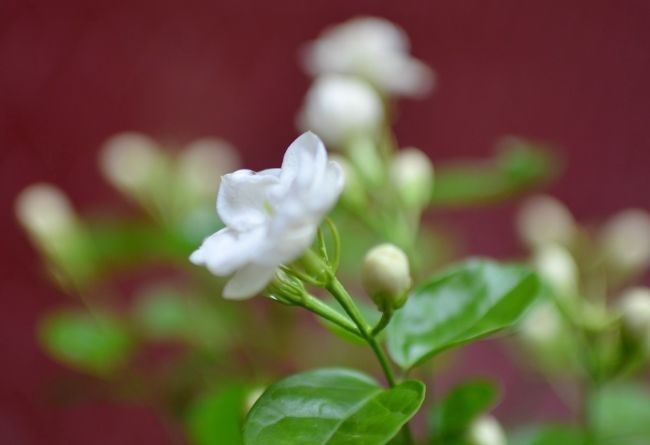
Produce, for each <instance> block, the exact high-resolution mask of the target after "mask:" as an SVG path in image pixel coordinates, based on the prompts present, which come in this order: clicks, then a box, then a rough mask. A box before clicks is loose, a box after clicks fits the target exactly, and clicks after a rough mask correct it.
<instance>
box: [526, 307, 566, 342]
mask: <svg viewBox="0 0 650 445" xmlns="http://www.w3.org/2000/svg"><path fill="white" fill-rule="evenodd" d="M561 329H562V319H561V318H560V314H559V313H558V311H557V309H556V308H555V305H554V304H553V303H550V302H548V301H546V302H544V303H541V304H538V305H536V306H535V307H534V308H532V309H531V310H530V312H529V313H528V314H527V315H526V318H524V319H523V321H522V322H521V325H520V332H521V337H522V339H523V340H524V341H525V342H526V343H528V344H530V345H531V346H534V347H536V346H544V345H547V344H550V343H553V342H554V341H555V340H556V339H557V337H558V334H559V333H560V332H561Z"/></svg>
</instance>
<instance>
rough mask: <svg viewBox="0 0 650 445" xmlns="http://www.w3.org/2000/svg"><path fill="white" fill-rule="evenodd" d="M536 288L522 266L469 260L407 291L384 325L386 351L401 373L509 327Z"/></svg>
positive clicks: (534, 295)
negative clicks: (403, 299)
mask: <svg viewBox="0 0 650 445" xmlns="http://www.w3.org/2000/svg"><path fill="white" fill-rule="evenodd" d="M538 290H539V281H538V279H537V277H536V275H535V274H534V273H533V272H532V271H531V270H530V269H529V268H528V267H526V266H522V265H514V264H499V263H497V262H493V261H489V260H483V259H474V260H469V261H467V262H465V263H462V264H460V265H459V266H456V267H454V268H452V269H450V270H448V271H447V272H445V273H443V274H442V275H439V276H437V277H434V278H433V279H432V280H430V281H428V282H427V283H425V284H423V285H421V286H420V287H418V288H417V289H415V290H414V291H412V292H411V295H410V296H409V299H408V301H407V303H406V305H405V306H404V307H403V308H402V309H401V310H400V311H398V312H397V313H396V314H395V316H394V317H393V321H392V322H391V324H390V325H388V329H387V338H388V350H389V352H390V354H391V356H392V357H393V360H395V362H397V363H398V364H399V365H400V366H402V367H403V368H405V369H408V368H411V367H413V366H415V365H417V364H420V363H422V362H424V361H425V360H427V359H428V358H430V357H432V356H433V355H435V354H437V353H438V352H440V351H442V350H444V349H447V348H450V347H452V346H456V345H460V344H463V343H467V342H469V341H472V340H475V339H477V338H480V337H483V336H486V335H489V334H491V333H494V332H496V331H499V330H501V329H504V328H507V327H509V326H512V325H513V324H514V323H515V322H517V321H518V320H519V318H520V317H521V316H522V314H523V313H524V311H525V310H526V308H528V306H529V305H530V304H531V303H532V302H533V300H534V299H535V297H536V296H537V293H538Z"/></svg>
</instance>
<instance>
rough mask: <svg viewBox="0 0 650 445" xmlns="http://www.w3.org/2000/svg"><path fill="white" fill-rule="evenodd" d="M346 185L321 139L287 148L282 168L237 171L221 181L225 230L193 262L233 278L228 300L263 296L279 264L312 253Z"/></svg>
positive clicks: (226, 290) (306, 136)
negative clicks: (315, 242) (311, 246)
mask: <svg viewBox="0 0 650 445" xmlns="http://www.w3.org/2000/svg"><path fill="white" fill-rule="evenodd" d="M343 183H344V179H343V173H342V171H341V168H340V167H339V166H338V165H337V164H336V163H334V162H331V161H328V158H327V152H326V151H325V146H324V145H323V143H322V142H321V140H320V139H319V138H318V137H317V136H316V135H315V134H313V133H311V132H307V133H305V134H303V135H302V136H300V137H298V138H297V139H296V140H295V141H294V142H293V143H292V144H291V145H290V146H289V148H288V149H287V151H286V153H285V155H284V160H283V162H282V167H281V168H276V169H269V170H263V171H260V172H253V171H251V170H238V171H236V172H234V173H230V174H227V175H225V176H223V177H222V178H221V186H220V188H219V194H218V196H217V213H218V214H219V217H220V218H221V220H222V221H223V223H224V224H225V225H226V227H225V228H223V229H221V230H219V231H218V232H217V233H215V234H214V235H212V236H210V237H208V238H207V239H206V240H205V241H204V242H203V244H202V245H201V247H200V248H199V249H198V250H196V251H195V252H194V253H193V254H192V256H191V257H190V261H192V262H193V263H194V264H197V265H204V266H206V267H207V268H208V270H210V272H212V273H213V274H215V275H218V276H227V275H230V274H234V275H233V276H232V278H231V279H230V280H229V281H228V283H227V284H226V286H225V288H224V290H223V296H224V297H225V298H231V299H244V298H248V297H251V296H253V295H255V294H257V293H259V292H260V291H262V290H263V289H264V287H266V285H267V284H268V283H269V281H270V280H271V279H272V277H273V274H274V273H275V271H276V270H277V268H278V267H279V266H280V265H282V264H286V263H289V262H291V261H294V260H295V259H297V258H298V257H299V256H300V255H301V254H302V253H303V252H304V251H305V250H306V249H307V248H309V246H310V245H311V244H312V242H313V241H314V237H315V236H316V232H317V230H318V226H319V224H320V221H321V219H322V218H323V217H324V216H325V214H326V213H327V212H328V211H329V210H330V209H331V208H332V207H333V206H334V204H335V203H336V201H337V199H338V197H339V195H340V194H341V191H342V190H343Z"/></svg>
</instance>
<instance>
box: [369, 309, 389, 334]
mask: <svg viewBox="0 0 650 445" xmlns="http://www.w3.org/2000/svg"><path fill="white" fill-rule="evenodd" d="M391 318H393V311H386V312H383V313H382V314H381V319H380V320H379V322H378V323H377V324H376V325H375V327H374V328H372V332H371V334H372V336H373V337H376V336H377V335H379V333H380V332H381V331H383V330H384V328H385V327H386V326H388V323H390V320H391Z"/></svg>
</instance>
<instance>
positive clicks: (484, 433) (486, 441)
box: [468, 414, 508, 445]
mask: <svg viewBox="0 0 650 445" xmlns="http://www.w3.org/2000/svg"><path fill="white" fill-rule="evenodd" d="M468 439H469V443H470V444H471V445H506V444H507V443H508V441H507V439H506V434H505V432H504V431H503V428H502V427H501V424H500V423H499V422H498V421H497V419H495V418H494V417H493V416H491V415H489V414H486V415H483V416H481V417H479V418H477V419H476V420H475V421H474V422H472V425H471V426H470V429H469V433H468Z"/></svg>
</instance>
